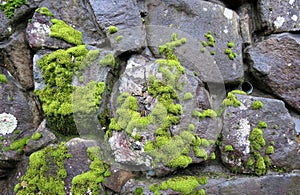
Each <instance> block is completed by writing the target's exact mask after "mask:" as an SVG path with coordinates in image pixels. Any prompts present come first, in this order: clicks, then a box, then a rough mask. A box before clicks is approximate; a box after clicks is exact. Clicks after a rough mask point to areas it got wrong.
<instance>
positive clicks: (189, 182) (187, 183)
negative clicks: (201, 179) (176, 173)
mask: <svg viewBox="0 0 300 195" xmlns="http://www.w3.org/2000/svg"><path fill="white" fill-rule="evenodd" d="M167 185H168V188H170V189H172V190H174V191H177V192H181V193H182V194H183V195H189V194H193V193H195V190H196V188H198V186H199V183H198V181H197V178H196V177H193V176H183V177H175V178H172V179H169V180H168V181H167Z"/></svg>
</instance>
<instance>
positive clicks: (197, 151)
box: [194, 146, 208, 160]
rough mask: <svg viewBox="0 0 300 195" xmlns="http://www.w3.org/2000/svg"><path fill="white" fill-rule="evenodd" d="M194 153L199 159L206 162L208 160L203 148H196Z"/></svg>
mask: <svg viewBox="0 0 300 195" xmlns="http://www.w3.org/2000/svg"><path fill="white" fill-rule="evenodd" d="M194 153H195V156H196V157H197V158H203V159H204V160H207V158H208V156H207V152H206V150H204V149H202V148H199V147H195V146H194Z"/></svg>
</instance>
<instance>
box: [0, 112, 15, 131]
mask: <svg viewBox="0 0 300 195" xmlns="http://www.w3.org/2000/svg"><path fill="white" fill-rule="evenodd" d="M17 124H18V121H17V119H16V117H15V116H14V115H12V114H9V113H5V112H4V113H2V114H0V134H3V135H6V134H9V133H12V132H13V131H14V130H15V129H16V128H17Z"/></svg>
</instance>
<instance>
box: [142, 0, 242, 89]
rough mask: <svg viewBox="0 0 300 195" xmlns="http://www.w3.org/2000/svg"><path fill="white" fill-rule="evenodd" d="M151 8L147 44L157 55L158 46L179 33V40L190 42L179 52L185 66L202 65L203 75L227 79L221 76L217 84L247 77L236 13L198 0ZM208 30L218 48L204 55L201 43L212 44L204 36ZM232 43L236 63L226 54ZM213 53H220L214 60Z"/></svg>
mask: <svg viewBox="0 0 300 195" xmlns="http://www.w3.org/2000/svg"><path fill="white" fill-rule="evenodd" d="M147 6H148V7H149V16H148V17H147V18H146V19H147V21H148V22H147V23H146V24H147V26H146V28H147V41H148V45H149V46H151V47H152V49H153V52H155V53H156V54H157V48H158V46H159V45H161V44H163V43H165V42H168V41H170V36H171V34H172V33H178V35H179V36H178V37H179V38H181V37H186V39H187V43H186V44H185V45H183V46H182V50H181V51H182V52H180V50H179V51H177V53H178V54H179V55H178V57H179V60H181V61H182V62H183V65H188V64H189V65H188V66H196V67H199V65H200V67H201V68H203V67H204V68H205V69H204V70H205V71H202V70H201V68H200V71H199V70H198V72H199V73H202V74H207V73H206V72H207V71H213V72H215V74H216V73H218V74H221V75H222V77H223V78H222V79H221V77H218V79H220V80H214V82H223V81H224V82H225V83H227V84H229V83H236V82H239V79H241V78H242V77H243V66H242V57H241V52H242V50H241V49H242V46H241V44H242V39H241V36H240V34H239V23H238V15H237V14H236V13H235V12H234V11H232V10H230V9H228V8H225V7H223V6H220V5H217V4H213V3H210V2H205V1H196V0H192V1H188V2H187V1H182V0H180V1H164V3H163V2H159V3H158V2H154V1H153V2H151V3H148V5H147ZM148 24H149V25H148ZM208 31H211V33H212V35H213V36H214V38H215V40H216V42H215V46H214V48H212V47H209V46H207V47H206V52H204V53H202V52H201V51H200V50H201V48H202V47H203V46H202V44H201V42H202V41H207V42H208V40H207V38H206V37H205V36H204V35H205V34H206V33H207V32H208ZM228 41H233V42H234V43H235V46H234V48H233V51H234V52H236V53H237V57H236V58H235V59H234V60H230V59H229V58H228V56H226V54H225V53H224V51H225V49H226V48H227V43H228ZM211 50H214V51H215V52H216V54H215V55H214V56H212V59H211V58H207V56H208V55H210V52H211ZM184 61H186V62H187V63H184ZM199 62H201V63H199ZM214 64H216V67H215V65H214ZM207 67H211V69H208V68H207ZM207 69H208V70H207ZM218 71H219V72H220V73H219V72H218ZM203 72H204V73H203Z"/></svg>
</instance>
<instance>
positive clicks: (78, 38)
mask: <svg viewBox="0 0 300 195" xmlns="http://www.w3.org/2000/svg"><path fill="white" fill-rule="evenodd" d="M51 23H52V24H53V25H52V26H51V28H50V30H51V32H50V37H55V38H58V39H62V40H64V41H66V42H68V43H71V44H74V45H81V44H82V33H81V32H80V31H78V30H75V29H74V28H73V27H71V26H69V25H68V24H66V23H65V22H64V21H63V20H58V19H55V18H54V19H52V20H51Z"/></svg>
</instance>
